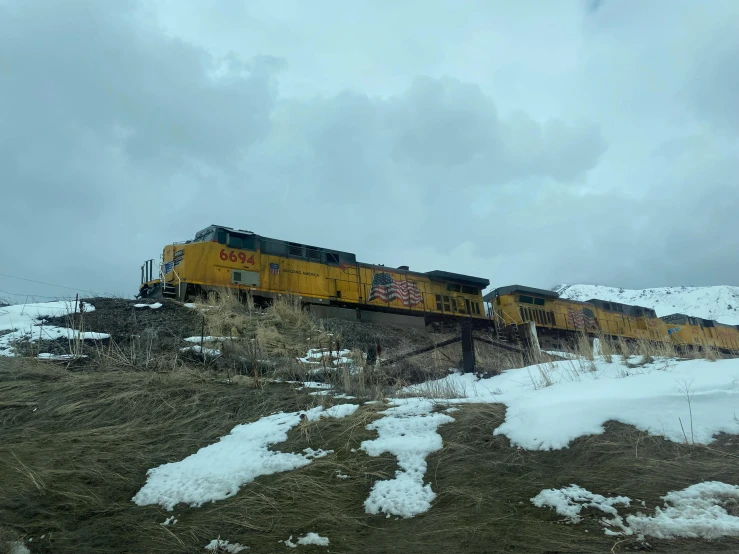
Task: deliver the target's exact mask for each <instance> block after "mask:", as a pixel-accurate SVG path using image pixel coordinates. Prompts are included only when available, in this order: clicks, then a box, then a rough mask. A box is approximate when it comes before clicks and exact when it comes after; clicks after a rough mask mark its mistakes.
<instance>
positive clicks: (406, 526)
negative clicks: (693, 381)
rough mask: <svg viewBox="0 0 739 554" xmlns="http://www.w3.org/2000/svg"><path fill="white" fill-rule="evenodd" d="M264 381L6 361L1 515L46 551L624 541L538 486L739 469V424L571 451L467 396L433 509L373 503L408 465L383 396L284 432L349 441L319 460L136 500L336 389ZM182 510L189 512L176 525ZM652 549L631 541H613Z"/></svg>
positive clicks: (295, 439)
mask: <svg viewBox="0 0 739 554" xmlns="http://www.w3.org/2000/svg"><path fill="white" fill-rule="evenodd" d="M249 379H250V378H249V377H245V376H236V377H234V378H233V379H224V378H223V376H222V374H216V373H212V372H208V371H201V370H199V369H187V370H178V371H175V372H169V373H164V374H157V373H142V372H131V371H118V372H99V373H90V372H88V373H69V372H66V371H64V370H62V369H58V368H54V367H48V366H41V365H37V364H32V363H29V362H28V361H25V360H8V363H5V362H4V361H3V366H2V370H0V421H1V422H2V423H0V425H2V432H3V441H2V444H0V487H1V488H2V490H3V495H2V496H0V521H2V522H3V526H4V531H5V533H6V535H7V536H9V537H10V538H15V537H23V538H26V539H27V538H29V537H33V538H34V541H33V543H32V544H31V549H32V552H33V554H45V553H52V552H53V553H65V552H74V553H77V552H98V553H106V552H111V553H112V552H122V551H125V552H151V553H170V552H171V553H180V552H202V547H203V546H204V545H205V544H207V543H208V542H209V541H210V540H212V539H214V538H216V537H219V536H220V538H222V539H227V540H229V541H231V542H240V543H242V544H245V545H248V546H250V547H251V551H254V552H276V551H282V550H284V547H283V546H282V545H277V541H278V540H285V539H287V538H288V537H289V536H290V535H293V536H298V535H301V534H304V533H306V532H309V531H315V532H318V533H320V534H321V535H324V536H328V537H329V538H330V540H331V550H332V551H337V552H366V551H371V552H373V553H376V554H386V553H387V554H389V553H391V552H419V553H420V552H451V553H456V552H465V553H468V552H469V553H478V554H482V553H483V552H491V551H504V552H507V551H515V552H609V551H611V548H612V547H613V546H614V544H615V543H616V540H617V539H614V538H610V537H606V536H604V535H603V532H602V527H601V525H600V524H599V523H598V521H597V518H596V517H595V514H593V517H592V518H590V517H589V518H586V520H585V522H583V523H582V524H579V525H561V524H560V523H559V519H560V518H559V517H558V516H557V515H556V514H554V513H553V512H551V511H549V510H545V509H539V508H536V507H534V506H533V505H532V504H531V503H530V501H529V499H530V498H531V497H533V496H534V495H536V494H537V493H538V492H539V491H540V490H541V489H543V488H550V487H561V486H564V485H568V484H570V483H577V484H579V485H581V486H583V487H585V488H588V489H589V490H592V491H593V492H596V493H601V494H626V495H628V496H631V497H632V498H633V499H636V500H638V501H641V500H644V501H645V502H646V503H647V509H653V507H654V506H655V505H657V504H659V503H660V498H659V497H660V496H661V495H663V494H665V493H666V492H667V491H669V490H675V489H679V488H683V487H684V486H687V485H689V484H693V483H695V482H698V481H700V480H703V479H716V480H724V481H726V482H735V481H736V479H737V477H738V475H737V471H736V456H737V455H739V441H736V438H735V437H727V436H724V437H720V438H719V441H718V442H717V443H716V444H713V445H711V446H710V448H704V447H700V446H695V447H693V446H686V445H681V444H676V443H671V442H668V441H665V440H663V439H661V438H656V437H652V436H649V435H648V434H646V433H642V432H639V431H637V430H635V429H634V428H633V427H629V426H625V425H621V424H618V423H613V422H611V423H608V424H607V425H606V432H605V433H604V434H603V435H597V436H590V437H584V438H581V439H578V440H576V441H574V442H573V443H572V444H571V445H570V447H569V448H567V449H563V450H560V451H553V452H527V451H523V450H520V449H518V448H514V447H511V446H510V444H509V442H508V440H507V439H506V438H505V437H501V436H494V435H493V434H492V430H493V429H495V428H496V427H497V426H498V425H500V423H501V422H502V421H503V419H504V417H505V409H504V407H503V406H501V405H462V406H460V410H459V411H457V412H454V414H453V417H454V419H455V421H454V422H453V423H450V424H447V425H444V426H442V427H441V428H440V430H439V432H440V434H441V435H442V437H443V440H444V445H445V446H444V448H443V450H441V451H439V452H437V453H435V454H432V455H431V456H429V458H428V470H427V472H426V481H427V482H428V483H430V484H431V487H432V489H433V490H434V491H435V492H436V493H437V495H438V496H437V498H436V500H435V501H434V503H433V506H432V508H431V510H430V511H428V512H427V513H425V514H421V515H419V516H417V517H415V518H412V519H407V520H404V519H399V520H396V519H395V518H391V519H386V518H384V517H383V516H371V515H368V514H366V513H365V512H364V507H363V503H364V500H365V499H366V498H367V495H368V494H369V491H370V489H371V487H372V485H373V484H374V482H375V481H377V480H378V479H390V478H392V477H393V476H394V474H395V471H396V469H397V467H398V466H397V461H396V459H395V458H394V457H393V456H390V455H383V456H380V457H376V458H373V457H369V456H367V455H365V454H364V453H363V452H362V451H361V449H360V445H361V442H362V441H363V440H369V439H372V438H374V437H376V434H375V432H372V431H368V430H367V429H366V425H367V424H368V423H370V422H371V421H372V420H374V419H375V418H377V417H380V416H379V414H378V413H377V412H378V411H380V410H382V409H384V407H385V405H384V404H382V403H378V404H373V405H368V406H363V407H362V408H361V409H360V410H358V411H357V413H356V414H355V415H354V416H352V417H349V418H346V419H342V420H333V419H324V420H320V421H317V422H306V423H304V424H303V425H301V426H299V427H297V428H296V429H294V430H293V431H291V432H290V433H289V435H288V440H287V442H285V443H283V444H280V445H276V446H277V449H279V450H282V451H285V452H299V451H302V449H304V448H307V447H311V448H315V449H317V448H323V449H327V450H328V449H330V450H333V451H334V453H333V454H331V455H329V456H327V457H325V458H321V459H318V460H315V461H314V462H313V463H311V464H310V465H309V466H306V467H305V468H302V469H300V470H296V471H292V472H286V473H280V474H275V475H271V476H263V477H260V478H258V479H257V480H256V481H254V482H253V483H250V484H248V485H246V486H244V487H243V488H242V489H241V490H240V491H239V492H238V494H236V495H235V496H233V497H231V498H229V499H227V500H224V501H219V502H217V503H215V504H206V505H204V506H202V507H201V508H188V507H186V506H177V507H176V508H175V510H174V512H166V511H164V510H163V509H160V508H158V507H153V506H148V507H138V506H136V505H135V504H133V503H132V502H131V497H133V496H134V495H135V493H136V492H137V491H138V490H139V488H140V487H141V486H142V485H143V484H144V481H145V476H146V471H147V470H148V469H149V468H152V467H155V466H157V465H159V464H162V463H166V462H170V461H176V460H180V459H182V458H184V457H185V456H187V455H189V454H192V453H193V452H195V451H197V450H198V449H199V448H201V447H203V446H205V445H208V444H211V443H213V442H214V441H216V440H217V439H218V437H220V436H222V435H224V434H226V433H228V431H229V430H230V429H231V428H232V427H233V426H234V425H236V424H238V423H244V422H248V421H253V420H255V419H257V418H258V417H260V416H262V415H264V414H266V413H271V412H274V411H276V410H285V411H293V410H297V409H305V408H308V407H311V406H313V405H314V404H318V403H328V402H331V400H330V399H329V398H326V397H321V396H311V395H309V394H306V393H305V392H297V391H296V389H295V387H294V386H290V385H286V384H280V385H276V384H266V385H265V386H264V387H263V388H259V389H254V388H253V387H252V386H251V383H250V382H249ZM686 432H687V433H688V436H689V433H690V430H689V427H688V428H686ZM338 475H346V476H348V477H347V478H346V479H340V478H338V477H337V476H338ZM635 504H636V505H637V506H636V507H638V508H641V506H640V505H639V503H638V502H635ZM172 515H174V516H175V517H177V519H178V522H177V523H176V524H175V525H171V526H167V527H164V526H162V525H161V523H162V522H163V521H164V520H165V519H166V518H168V517H170V516H172ZM585 530H588V531H589V532H588V533H585V532H584V531H585ZM42 535H44V537H45V538H44V539H43V540H41V539H40V537H41V536H42ZM649 542H650V543H651V545H652V547H654V548H655V549H657V550H659V551H669V552H684V553H686V552H695V551H696V550H701V551H706V552H710V551H721V550H723V551H731V549H736V548H739V540H737V539H733V540H719V541H712V542H710V543H707V542H696V541H687V540H686V541H652V540H650V541H649ZM275 545H277V546H275ZM491 545H495V546H494V548H492V549H491ZM635 546H639V543H638V541H636V540H631V539H630V540H629V541H626V542H624V543H621V544H619V545H618V546H617V547H615V550H614V551H615V552H626V551H633V548H634V547H635ZM305 550H306V552H311V550H310V549H309V548H308V547H306V548H305ZM315 551H316V552H319V551H321V552H322V551H323V550H322V549H317V548H316V549H315Z"/></svg>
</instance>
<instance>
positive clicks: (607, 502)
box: [531, 485, 631, 523]
mask: <svg viewBox="0 0 739 554" xmlns="http://www.w3.org/2000/svg"><path fill="white" fill-rule="evenodd" d="M531 503H532V504H533V505H534V506H537V507H539V508H544V507H550V508H554V510H556V512H557V513H558V514H559V515H562V516H565V517H566V518H567V520H568V521H569V522H570V523H580V521H581V519H582V518H581V517H580V512H581V511H582V509H583V508H596V509H598V510H600V511H601V512H605V513H607V514H610V515H612V516H617V515H618V511H617V510H616V508H614V506H615V505H616V504H622V505H623V506H630V505H631V504H630V503H631V499H630V498H629V497H628V496H615V497H610V498H606V497H605V496H601V495H600V494H593V493H592V492H590V491H589V490H586V489H583V488H582V487H579V486H577V485H570V486H569V487H564V488H561V489H546V490H543V491H541V492H540V493H539V494H537V495H536V496H535V497H534V498H532V499H531Z"/></svg>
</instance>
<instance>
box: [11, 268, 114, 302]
mask: <svg viewBox="0 0 739 554" xmlns="http://www.w3.org/2000/svg"><path fill="white" fill-rule="evenodd" d="M0 276H2V277H10V278H11V279H18V280H19V281H28V282H29V283H38V284H39V285H48V286H50V287H59V288H60V289H68V290H74V291H81V292H89V293H91V294H94V295H96V296H102V295H101V294H100V293H98V292H95V291H94V290H86V289H80V288H73V287H65V286H64V285H56V284H54V283H46V282H44V281H36V280H34V279H26V278H25V277H17V276H15V275H9V274H7V273H0ZM8 294H9V293H8ZM29 296H33V295H29ZM36 296H41V295H40V294H37V295H36ZM47 298H53V297H52V296H49V297H47Z"/></svg>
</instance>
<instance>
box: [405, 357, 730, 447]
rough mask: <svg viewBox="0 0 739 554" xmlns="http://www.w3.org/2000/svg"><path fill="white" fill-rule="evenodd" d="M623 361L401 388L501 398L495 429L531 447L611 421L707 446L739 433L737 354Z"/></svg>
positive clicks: (594, 430)
mask: <svg viewBox="0 0 739 554" xmlns="http://www.w3.org/2000/svg"><path fill="white" fill-rule="evenodd" d="M622 362H623V360H621V358H620V357H618V356H613V363H607V362H606V361H605V360H604V359H603V358H597V359H596V360H595V361H593V362H590V361H587V360H565V361H557V362H551V363H547V364H541V365H538V366H530V367H524V368H517V369H510V370H507V371H505V372H504V373H502V374H501V375H497V376H493V377H490V378H488V379H477V378H476V377H475V376H474V375H472V374H453V375H450V376H448V377H446V378H444V379H441V380H439V381H434V382H431V383H427V384H424V385H415V386H411V387H406V388H405V389H403V392H404V393H405V394H413V393H414V391H415V392H416V393H419V392H421V391H422V390H423V389H424V387H428V390H432V391H433V390H444V389H446V388H449V389H453V390H455V391H456V392H457V393H458V394H459V395H460V396H462V398H454V399H446V400H444V402H445V403H447V404H457V405H459V404H465V403H475V402H477V403H479V402H498V403H503V404H505V405H506V406H507V410H506V418H505V421H504V422H503V423H502V424H501V425H500V426H499V427H498V428H496V429H495V430H494V434H495V435H506V436H507V437H508V438H509V439H510V440H511V443H512V444H513V445H514V446H519V447H522V448H525V449H528V450H556V449H561V448H566V447H567V446H568V445H569V443H570V442H572V441H573V440H575V439H576V438H578V437H582V436H585V435H593V434H601V433H603V432H604V427H603V425H604V424H605V422H606V421H609V420H616V421H620V422H622V423H625V424H628V425H633V426H634V427H636V428H637V429H640V430H642V431H646V432H648V433H649V434H651V435H655V436H663V437H665V438H666V439H668V440H671V441H674V442H685V439H686V435H687V439H688V440H689V441H690V442H693V441H694V442H695V443H697V444H709V443H711V442H712V441H713V436H714V435H715V434H716V433H719V432H725V433H739V422H737V421H736V419H735V418H734V414H735V412H736V409H737V408H736V407H737V405H739V359H728V360H718V361H716V362H709V361H706V360H684V361H677V360H667V359H657V360H655V362H654V363H652V364H648V365H644V366H643V367H640V368H634V369H630V368H626V367H625V366H624V365H623V364H622ZM546 382H550V383H551V386H546ZM688 399H690V404H689V403H688ZM691 412H692V415H691ZM681 422H682V427H681ZM683 428H684V429H685V433H683V430H682V429H683Z"/></svg>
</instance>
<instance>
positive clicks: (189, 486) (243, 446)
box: [132, 404, 359, 511]
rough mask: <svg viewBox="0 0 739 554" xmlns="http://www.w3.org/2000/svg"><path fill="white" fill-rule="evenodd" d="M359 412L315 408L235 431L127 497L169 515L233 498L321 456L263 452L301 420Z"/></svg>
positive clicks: (152, 476) (160, 470) (152, 474)
mask: <svg viewBox="0 0 739 554" xmlns="http://www.w3.org/2000/svg"><path fill="white" fill-rule="evenodd" d="M358 407H359V406H358V405H356V404H339V405H336V406H333V407H331V408H328V409H325V410H324V409H323V408H322V407H321V406H318V407H316V408H312V409H310V410H307V411H305V412H289V413H283V412H280V413H277V414H273V415H269V416H266V417H263V418H261V419H259V420H258V421H255V422H253V423H247V424H242V425H237V426H236V427H234V428H233V429H232V430H231V433H230V434H228V435H226V436H224V437H221V439H220V440H219V441H218V442H217V443H214V444H211V445H209V446H206V447H204V448H201V449H200V450H198V451H197V452H196V453H195V454H192V455H191V456H188V457H187V458H185V459H184V460H181V461H179V462H172V463H168V464H164V465H161V466H159V467H156V468H154V469H151V470H149V471H148V473H147V481H146V484H145V485H144V486H143V487H142V488H141V490H139V492H138V493H137V494H136V495H135V496H134V497H133V499H132V500H133V502H135V503H136V504H137V505H139V506H146V505H152V504H158V505H160V506H162V507H163V508H165V509H167V510H170V511H171V510H172V509H173V508H174V506H175V505H177V504H179V503H186V504H189V505H190V506H191V507H199V506H202V505H203V504H205V503H206V502H215V501H216V500H223V499H225V498H229V497H231V496H233V495H235V494H236V493H237V492H238V490H239V488H240V487H241V486H243V485H245V484H247V483H250V482H251V481H253V480H254V479H256V478H257V477H259V476H260V475H271V474H273V473H278V472H283V471H290V470H293V469H297V468H299V467H303V466H306V465H308V464H310V463H311V460H312V459H313V458H316V457H320V456H323V455H325V454H326V453H325V452H323V451H320V450H319V451H312V450H310V449H306V451H305V452H306V453H305V454H297V453H287V452H276V451H272V450H269V446H270V445H272V444H277V443H280V442H284V441H285V440H287V433H288V431H289V430H290V429H292V428H293V427H295V426H296V425H298V424H299V423H300V421H301V415H304V416H305V418H306V419H308V420H309V421H316V420H318V419H320V418H322V417H335V418H343V417H346V416H348V415H351V414H353V413H354V412H355V411H356V410H357V408H358Z"/></svg>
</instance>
